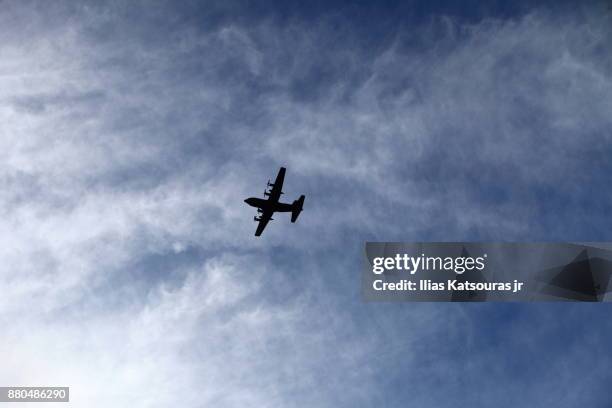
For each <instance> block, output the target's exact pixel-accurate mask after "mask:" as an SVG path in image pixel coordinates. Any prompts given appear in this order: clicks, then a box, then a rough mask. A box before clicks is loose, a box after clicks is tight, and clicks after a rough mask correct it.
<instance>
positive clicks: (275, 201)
mask: <svg viewBox="0 0 612 408" xmlns="http://www.w3.org/2000/svg"><path fill="white" fill-rule="evenodd" d="M284 180H285V168H284V167H281V168H280V170H279V171H278V175H277V176H276V180H274V183H270V180H268V187H272V190H270V191H267V190H264V197H268V198H267V199H265V198H257V197H249V198H247V199H246V200H244V202H245V203H247V204H248V205H250V206H251V207H257V213H258V214H259V216H257V215H256V216H255V217H254V218H253V219H254V220H255V221H257V222H259V224H258V225H257V231H255V236H256V237H258V236H260V235H261V233H262V232H263V230H264V228H266V225H268V221H270V220H273V218H272V214H274V213H275V212H291V222H295V220H297V217H298V215H300V213H301V212H302V207H303V206H304V198H305V197H304V195H301V196H300V198H298V199H297V200H295V201H294V202H293V204H286V203H281V202H280V201H279V199H280V196H281V194H283V192H282V191H281V190H282V188H283V181H284Z"/></svg>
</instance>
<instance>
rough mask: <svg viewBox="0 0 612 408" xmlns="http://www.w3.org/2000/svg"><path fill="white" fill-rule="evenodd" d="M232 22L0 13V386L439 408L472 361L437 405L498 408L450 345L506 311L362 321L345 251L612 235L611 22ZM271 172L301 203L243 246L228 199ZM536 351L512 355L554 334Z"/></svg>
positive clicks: (144, 399)
mask: <svg viewBox="0 0 612 408" xmlns="http://www.w3.org/2000/svg"><path fill="white" fill-rule="evenodd" d="M228 7H229V8H228V9H224V8H223V7H221V6H218V5H217V6H215V5H211V8H210V10H212V11H210V10H208V9H207V11H206V10H205V11H202V10H200V9H197V8H190V6H187V5H183V7H176V6H174V5H171V4H170V3H161V2H160V3H151V4H146V5H142V4H141V5H134V4H129V5H127V4H118V3H107V4H103V5H102V4H89V5H72V4H69V3H55V4H53V5H45V7H44V8H43V7H42V5H41V4H40V3H34V2H33V3H27V4H25V3H8V4H5V7H4V11H3V13H2V16H0V26H1V27H3V28H2V29H0V54H2V56H3V58H2V59H0V120H1V123H2V127H1V130H0V132H1V137H0V159H1V160H2V163H3V166H2V168H1V169H0V183H1V191H0V209H1V210H2V222H1V223H0V243H1V245H0V259H2V261H3V262H2V263H3V266H2V267H0V290H1V293H2V297H1V299H0V321H2V323H4V325H3V327H5V328H6V330H4V331H3V333H2V334H0V338H1V339H2V348H1V349H0V350H1V355H2V358H3V359H4V361H5V364H7V366H10V367H11V369H10V370H2V373H1V374H0V383H2V384H23V385H30V384H47V383H53V384H58V385H63V384H66V385H70V386H71V387H72V397H73V400H74V404H75V406H87V407H92V406H104V407H106V406H109V405H112V406H143V407H146V406H167V405H171V404H173V403H174V401H178V403H180V405H181V406H187V407H191V406H202V405H212V404H215V405H220V406H239V405H240V406H242V405H247V404H248V405H253V406H266V407H276V406H278V407H280V406H284V407H285V406H359V405H360V404H362V405H364V406H371V405H372V404H373V403H377V404H378V405H386V406H397V405H398V404H400V402H401V399H397V398H394V395H396V396H405V394H404V393H403V392H398V391H396V392H397V394H393V392H394V390H397V387H399V386H400V385H402V384H404V380H405V381H406V382H407V383H408V382H409V381H408V379H409V378H413V380H412V381H413V382H414V383H415V387H416V389H417V390H418V397H419V399H418V400H419V401H423V403H424V404H426V403H431V404H432V405H435V406H443V405H444V404H443V403H442V402H443V400H442V399H441V398H442V396H441V394H439V393H432V392H431V391H430V389H429V388H428V387H429V386H430V383H433V382H435V381H436V380H435V378H436V377H437V376H439V375H441V374H442V373H444V372H445V370H447V369H448V367H452V368H461V367H463V364H464V363H465V365H466V367H467V368H465V370H464V371H463V376H461V375H456V376H455V377H454V380H453V381H450V382H448V383H444V384H442V385H440V384H439V383H438V387H441V389H442V390H444V391H445V393H446V394H449V395H450V394H452V395H457V397H456V398H457V400H458V401H472V402H474V403H476V405H478V404H477V402H478V401H487V402H491V404H488V405H492V404H493V403H494V402H497V403H498V404H497V405H500V406H508V404H506V405H504V403H503V401H502V402H501V403H500V401H495V398H496V396H497V394H494V393H491V394H485V396H484V397H483V400H475V399H472V398H467V397H465V396H463V397H462V394H461V393H459V392H458V390H459V389H461V387H464V386H465V384H466V383H467V384H474V382H478V381H484V382H486V379H487V376H486V370H487V367H486V361H485V360H484V357H483V359H479V358H476V359H475V360H474V362H473V363H469V362H467V361H466V360H465V359H463V358H460V357H456V354H455V353H461V352H462V349H461V347H468V348H469V347H472V346H470V344H473V343H468V340H465V339H466V338H472V339H475V338H478V337H481V336H482V337H486V338H488V337H487V336H486V335H485V334H483V333H485V332H488V331H489V330H490V329H491V327H490V326H494V325H495V324H496V323H495V322H497V321H498V320H499V319H502V318H504V317H503V316H501V317H499V316H487V317H485V318H484V319H485V320H484V321H485V322H486V323H487V324H488V325H489V327H485V326H479V325H478V319H476V317H477V316H479V313H480V312H481V311H482V309H475V308H460V307H452V308H451V307H448V308H445V307H432V306H430V305H421V306H418V307H416V306H415V307H410V308H408V307H407V305H363V304H361V301H360V298H359V293H358V285H359V281H358V268H359V262H360V259H359V255H360V253H359V250H360V245H361V243H362V241H364V240H366V239H377V240H382V241H386V240H425V239H443V240H449V239H487V238H491V239H498V240H513V239H532V240H535V239H570V240H576V239H585V240H593V239H605V238H606V237H607V236H608V233H607V231H608V230H609V227H610V221H609V217H608V213H609V211H608V210H609V202H610V195H609V193H608V192H607V189H606V188H605V187H606V186H608V185H609V183H608V179H607V174H609V170H611V169H610V166H609V164H608V163H609V160H607V158H608V156H609V154H608V153H609V152H610V129H611V128H612V123H611V119H610V115H609V112H610V111H611V110H612V109H611V108H612V98H611V96H612V71H611V70H612V60H611V55H612V53H611V52H610V45H609V43H608V41H607V39H608V38H610V27H611V26H610V24H609V19H610V16H609V14H605V13H598V12H597V10H596V9H595V8H592V7H587V8H583V9H580V10H577V11H576V13H575V14H572V15H568V14H565V13H559V12H555V11H547V10H545V9H541V10H534V11H532V12H530V13H527V14H525V15H523V16H518V17H516V18H513V19H495V18H490V19H484V20H482V21H478V22H470V23H468V22H465V21H463V20H460V19H457V18H453V17H449V16H446V17H439V18H433V19H431V20H423V21H419V22H418V24H416V25H414V26H409V25H404V26H402V25H392V26H389V27H385V29H384V30H383V31H385V32H387V35H385V36H382V39H379V40H378V41H373V40H371V38H369V37H368V32H369V31H368V27H356V26H355V25H354V24H351V23H350V21H349V19H347V18H345V17H343V16H342V10H341V11H339V12H338V13H333V12H330V13H328V14H325V15H322V16H320V17H317V18H310V19H305V20H303V21H302V20H300V19H299V18H287V19H280V18H278V17H277V16H265V15H264V16H262V15H259V14H257V13H256V14H257V15H256V16H253V17H252V18H249V16H237V17H235V18H229V17H227V14H226V13H230V14H231V13H236V12H237V10H236V9H235V8H234V7H233V6H232V7H230V6H228ZM224 10H225V11H224ZM199 13H200V14H199ZM372 24H373V25H375V24H374V23H372ZM376 29H377V27H374V26H373V27H372V32H374V31H376ZM368 39H369V40H368ZM366 40H367V41H366ZM280 165H286V166H287V167H288V169H289V170H288V174H287V182H286V187H285V192H286V195H287V196H288V197H289V199H291V198H292V197H294V196H295V197H297V196H298V195H299V194H302V193H304V194H306V196H307V198H306V205H305V210H304V213H303V214H302V215H301V218H300V222H299V223H297V224H290V223H288V222H286V221H287V220H280V219H279V220H278V222H277V221H274V222H273V223H272V224H271V225H270V227H269V228H268V229H267V230H266V234H265V237H263V238H262V239H258V240H256V239H254V238H253V237H252V234H253V232H254V225H252V223H251V222H250V219H251V217H252V215H253V214H252V213H251V209H250V208H247V207H246V206H244V203H243V202H242V200H243V199H244V198H245V197H247V196H250V195H259V194H260V190H261V192H263V187H264V186H265V181H266V178H267V177H270V178H271V177H273V176H274V174H275V172H276V170H277V169H278V167H279V166H280ZM270 248H274V249H275V251H274V252H271V250H270ZM410 306H412V305H410ZM453 306H454V305H453ZM493 310H498V309H495V308H494V309H493ZM591 312H592V310H587V309H584V310H583V311H581V312H576V313H577V314H576V315H572V316H570V317H569V318H568V319H569V321H570V322H573V323H574V324H575V323H577V322H579V321H581V320H583V318H584V315H583V314H590V313H591ZM17 316H18V319H17V318H16V317H17ZM554 316H555V314H554V313H551V314H549V313H548V312H543V313H542V314H541V315H540V314H538V315H537V316H535V317H529V316H527V315H526V314H524V315H523V314H520V313H519V317H518V318H517V319H518V320H517V321H516V322H515V325H514V326H513V331H512V332H504V333H505V334H506V337H504V338H500V339H498V340H497V341H500V343H501V344H503V345H507V346H508V347H509V348H511V349H512V350H514V351H516V350H517V347H519V346H517V345H515V344H512V341H511V340H509V339H510V338H512V336H514V334H513V333H515V331H519V332H520V331H521V330H524V331H528V332H530V333H532V331H531V328H532V327H531V326H532V325H535V324H538V322H542V321H544V320H546V321H550V320H554V318H555V317H554ZM497 324H498V323H497ZM568 324H569V323H568ZM555 327H556V328H557V330H559V332H562V331H563V328H562V327H560V326H555ZM608 329H609V328H606V327H604V328H602V329H601V331H595V332H592V334H591V336H592V337H591V338H592V339H593V340H592V341H593V342H595V343H597V342H598V341H599V340H598V339H600V338H601V336H603V335H604V333H607V331H608ZM585 330H588V328H585ZM447 335H450V336H451V337H452V341H454V342H456V343H457V344H459V345H460V346H458V347H457V348H453V347H451V346H449V344H450V343H449V340H448V339H447V338H446V336H447ZM534 336H535V340H534V341H535V346H533V347H532V348H529V349H528V350H527V351H526V353H527V355H530V356H533V355H534V354H535V353H536V351H535V350H536V349H537V348H538V347H540V346H542V345H543V344H545V343H547V342H548V341H549V339H551V338H552V337H554V336H555V334H554V333H553V334H551V333H545V332H536V333H535V334H534ZM475 343H478V341H477V340H475ZM461 345H463V346H461ZM574 346H575V347H574V348H572V349H571V350H572V352H571V355H570V356H569V357H568V358H569V359H570V360H569V361H570V362H568V364H571V362H574V363H578V362H579V359H580V355H579V353H578V351H576V350H579V347H578V346H576V343H574ZM597 347H601V346H600V345H599V346H597ZM440 349H441V350H443V352H444V353H445V354H444V355H445V356H446V357H445V359H444V360H440V359H436V358H435V357H434V356H435V355H436V353H437V350H440ZM469 350H472V352H473V353H474V354H478V353H479V352H480V351H479V350H478V349H477V348H476V347H475V346H474V347H473V348H470V349H469ZM597 350H600V348H597ZM497 351H498V349H497V348H494V347H493V348H489V349H488V351H486V352H485V353H483V354H482V355H483V356H490V355H494V354H495V353H496V352H497ZM428 355H431V356H432V357H431V358H429V357H427V356H428ZM493 358H494V357H493ZM496 361H497V362H498V364H499V365H501V366H502V367H506V368H511V366H512V363H511V361H512V359H511V358H510V357H508V358H501V357H500V358H498V359H497V360H496ZM521 361H522V362H521V364H522V366H526V365H528V362H527V361H526V360H521ZM470 364H473V365H470ZM423 366H427V367H429V368H427V369H426V370H425V371H426V373H425V374H427V375H423V376H422V377H421V380H420V381H417V380H414V377H415V376H416V377H418V375H417V374H415V373H414V372H417V371H418V370H422V367H423ZM562 366H563V364H561V363H557V365H555V367H556V368H557V369H558V370H562V368H563V367H562ZM419 367H421V368H419ZM577 367H579V370H581V372H582V371H586V370H587V368H586V367H585V366H584V365H580V364H578V365H577ZM596 369H597V370H598V372H599V373H601V372H602V370H603V368H602V367H599V366H598V367H596ZM542 370H543V368H542V367H540V369H539V370H538V371H537V373H539V374H541V373H542ZM404 376H406V378H404ZM466 377H467V378H468V379H472V380H468V379H466ZM492 378H494V379H497V380H499V381H500V382H503V381H507V380H508V377H506V376H505V374H504V373H503V372H496V373H495V375H493V377H492ZM563 378H564V381H568V382H569V381H570V377H569V376H565V377H563ZM546 379H547V381H551V383H552V379H551V378H549V377H546ZM532 380H533V381H536V380H537V378H534V376H533V375H532V374H530V373H529V372H528V371H527V374H525V375H524V376H522V377H521V378H518V379H517V378H514V379H513V381H514V382H513V384H514V385H513V386H514V387H516V389H519V388H521V387H524V386H525V384H527V383H528V382H529V381H532ZM469 381H473V382H472V383H470V382H469ZM109 386H110V387H111V391H108V387H109ZM547 387H549V388H547V389H550V387H551V385H550V384H548V385H547ZM340 391H341V393H340ZM531 392H532V398H533V400H534V401H536V402H537V401H543V402H542V403H544V402H545V401H547V399H546V398H545V397H544V396H542V395H541V394H539V393H538V390H537V389H536V387H533V389H532V390H531ZM389 393H390V394H389ZM177 395H178V396H177ZM179 396H180V397H179ZM587 397H588V396H587ZM94 398H95V399H96V400H97V401H98V402H97V403H94V402H92V401H93V399H94ZM398 398H399V397H398ZM593 398H594V399H595V397H593ZM597 398H599V397H597ZM404 401H405V400H404ZM449 401H450V400H447V405H448V403H449ZM508 401H513V400H512V399H508ZM536 405H537V404H535V402H534V406H536ZM568 406H569V405H568Z"/></svg>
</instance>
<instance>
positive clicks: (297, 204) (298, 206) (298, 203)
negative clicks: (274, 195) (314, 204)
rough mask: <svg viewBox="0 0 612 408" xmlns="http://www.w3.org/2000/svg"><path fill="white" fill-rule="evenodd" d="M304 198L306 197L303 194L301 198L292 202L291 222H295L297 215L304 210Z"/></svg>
mask: <svg viewBox="0 0 612 408" xmlns="http://www.w3.org/2000/svg"><path fill="white" fill-rule="evenodd" d="M304 198H306V197H305V196H303V195H301V196H300V198H298V199H297V200H295V201H294V202H293V204H291V207H292V208H291V222H295V220H297V217H298V216H299V215H300V213H301V212H302V207H303V206H304Z"/></svg>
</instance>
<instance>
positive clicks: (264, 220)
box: [255, 211, 272, 237]
mask: <svg viewBox="0 0 612 408" xmlns="http://www.w3.org/2000/svg"><path fill="white" fill-rule="evenodd" d="M271 219H272V211H266V212H264V213H263V214H261V217H260V219H259V224H257V231H255V236H256V237H258V236H260V235H261V233H262V232H263V230H264V228H266V225H268V221H270V220H271Z"/></svg>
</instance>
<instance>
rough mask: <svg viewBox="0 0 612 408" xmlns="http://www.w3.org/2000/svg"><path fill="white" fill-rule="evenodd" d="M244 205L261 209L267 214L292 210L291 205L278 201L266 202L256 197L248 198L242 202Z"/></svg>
mask: <svg viewBox="0 0 612 408" xmlns="http://www.w3.org/2000/svg"><path fill="white" fill-rule="evenodd" d="M244 202H245V203H247V204H248V205H250V206H251V207H256V208H261V209H262V210H263V211H265V212H268V211H271V212H290V211H291V210H292V209H293V206H292V205H291V204H286V203H281V202H279V201H272V200H269V199H268V200H266V199H263V198H258V197H249V198H247V199H246V200H244Z"/></svg>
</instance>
